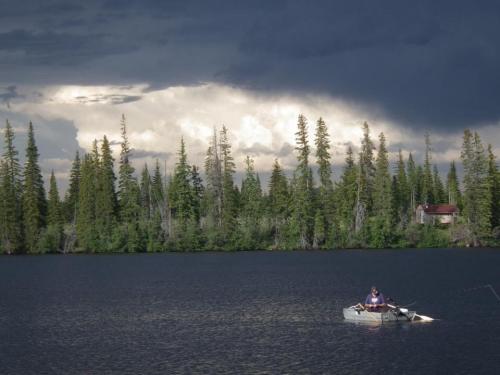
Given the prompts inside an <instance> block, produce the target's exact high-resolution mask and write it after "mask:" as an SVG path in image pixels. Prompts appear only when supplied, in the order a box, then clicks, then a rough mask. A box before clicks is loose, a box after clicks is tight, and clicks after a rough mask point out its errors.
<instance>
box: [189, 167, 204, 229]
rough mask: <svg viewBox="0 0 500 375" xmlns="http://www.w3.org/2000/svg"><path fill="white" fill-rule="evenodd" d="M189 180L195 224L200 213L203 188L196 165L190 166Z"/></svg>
mask: <svg viewBox="0 0 500 375" xmlns="http://www.w3.org/2000/svg"><path fill="white" fill-rule="evenodd" d="M190 180H191V187H192V195H193V215H194V220H195V222H196V223H197V224H199V223H200V219H201V215H202V201H203V196H204V192H205V188H204V186H203V181H202V179H201V176H200V172H199V170H198V167H197V166H196V165H193V166H192V167H191V173H190Z"/></svg>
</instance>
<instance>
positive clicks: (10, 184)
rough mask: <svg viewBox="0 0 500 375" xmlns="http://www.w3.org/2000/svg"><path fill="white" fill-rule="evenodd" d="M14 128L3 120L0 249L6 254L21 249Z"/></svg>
mask: <svg viewBox="0 0 500 375" xmlns="http://www.w3.org/2000/svg"><path fill="white" fill-rule="evenodd" d="M14 138H15V135H14V130H13V129H12V126H11V125H10V123H9V121H8V120H7V121H6V122H5V131H4V142H5V144H4V154H3V160H2V165H1V170H0V173H1V178H0V180H1V182H2V189H1V190H2V202H1V207H0V208H1V211H0V234H1V238H0V240H1V247H2V251H3V252H4V253H7V254H12V253H20V252H22V251H23V219H22V182H21V167H20V165H19V159H18V152H17V150H16V148H15V146H14Z"/></svg>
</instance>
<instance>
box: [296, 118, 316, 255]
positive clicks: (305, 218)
mask: <svg viewBox="0 0 500 375" xmlns="http://www.w3.org/2000/svg"><path fill="white" fill-rule="evenodd" d="M297 128H298V130H297V132H296V133H295V141H296V146H295V150H296V151H297V161H298V165H297V168H296V170H295V184H293V185H292V186H293V190H292V192H293V198H292V202H293V206H292V223H291V224H292V226H291V229H292V230H291V235H292V238H291V240H292V242H295V238H296V245H295V247H297V248H299V249H308V248H310V247H311V239H312V232H313V230H314V212H313V205H312V198H313V192H312V189H313V186H312V183H311V182H312V172H311V168H310V167H309V154H310V148H309V142H308V134H307V119H306V118H305V116H304V115H299V118H298V121H297Z"/></svg>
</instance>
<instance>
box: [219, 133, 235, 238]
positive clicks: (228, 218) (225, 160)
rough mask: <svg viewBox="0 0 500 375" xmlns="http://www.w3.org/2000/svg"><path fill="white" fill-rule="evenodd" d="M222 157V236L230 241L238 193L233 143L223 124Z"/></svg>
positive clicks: (233, 227)
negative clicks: (232, 149)
mask: <svg viewBox="0 0 500 375" xmlns="http://www.w3.org/2000/svg"><path fill="white" fill-rule="evenodd" d="M219 142H220V143H219V145H220V146H219V147H220V158H221V163H222V210H221V215H222V236H223V239H224V240H225V241H229V239H230V237H231V235H232V234H234V231H235V229H236V217H237V205H236V203H237V195H236V194H235V193H236V191H235V187H234V182H233V175H234V172H235V164H234V161H233V157H232V155H231V144H230V143H229V139H228V134H227V128H226V127H225V126H222V130H221V132H220V141H219Z"/></svg>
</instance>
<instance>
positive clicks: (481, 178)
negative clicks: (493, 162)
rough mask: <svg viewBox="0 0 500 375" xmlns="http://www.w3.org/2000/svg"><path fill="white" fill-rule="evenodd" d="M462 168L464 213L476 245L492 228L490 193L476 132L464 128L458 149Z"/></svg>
mask: <svg viewBox="0 0 500 375" xmlns="http://www.w3.org/2000/svg"><path fill="white" fill-rule="evenodd" d="M461 158H462V163H463V167H464V213H465V217H466V218H467V222H468V226H469V229H470V232H471V243H472V245H473V246H479V245H480V244H481V243H483V241H484V239H485V238H486V237H487V236H489V234H490V230H491V220H490V219H491V195H490V194H489V193H490V181H489V180H488V159H487V157H486V154H485V151H484V147H483V145H482V143H481V139H480V137H479V134H477V133H474V134H472V132H471V131H470V130H469V129H466V130H465V131H464V137H463V145H462V152H461Z"/></svg>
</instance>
